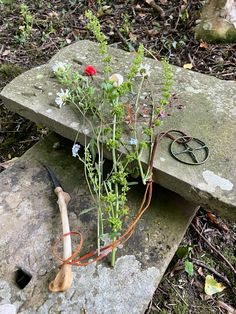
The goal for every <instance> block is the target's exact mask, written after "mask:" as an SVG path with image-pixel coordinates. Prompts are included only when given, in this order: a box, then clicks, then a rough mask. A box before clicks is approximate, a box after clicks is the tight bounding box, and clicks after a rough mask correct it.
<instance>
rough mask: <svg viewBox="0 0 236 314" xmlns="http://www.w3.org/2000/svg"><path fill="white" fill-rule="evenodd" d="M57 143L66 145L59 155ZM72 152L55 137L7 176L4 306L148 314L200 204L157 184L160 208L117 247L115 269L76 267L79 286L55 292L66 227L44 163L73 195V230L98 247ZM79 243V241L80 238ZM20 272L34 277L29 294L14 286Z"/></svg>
mask: <svg viewBox="0 0 236 314" xmlns="http://www.w3.org/2000/svg"><path fill="white" fill-rule="evenodd" d="M57 142H60V144H61V145H60V146H61V147H64V148H63V149H62V148H61V149H56V150H54V149H53V147H54V144H55V143H57ZM70 152H71V142H69V141H68V140H65V139H64V138H60V137H59V136H58V135H55V134H54V135H51V136H50V137H49V138H47V139H45V140H42V141H41V142H39V143H37V144H36V145H35V146H34V147H33V148H31V149H30V150H29V151H28V152H27V153H26V154H25V155H24V156H23V157H21V158H20V159H19V160H18V161H17V162H16V163H15V165H14V166H12V168H9V169H7V170H5V171H4V172H3V173H1V181H0V215H1V220H0V238H1V242H0V258H1V261H2V262H1V264H0V278H1V281H0V304H6V303H7V304H9V303H10V304H14V305H15V306H16V308H17V313H18V314H32V313H41V314H45V313H53V314H54V313H55V314H56V313H64V314H72V313H74V314H78V313H88V314H96V313H97V314H102V313H106V314H107V313H116V314H119V313H122V314H126V313H135V314H137V313H143V312H144V311H145V309H146V307H147V305H148V302H149V300H150V299H151V297H152V294H153V292H154V291H155V289H156V287H157V285H158V283H159V281H160V280H161V277H162V276H163V274H164V272H165V270H166V268H167V266H168V264H169V262H170V260H171V259H172V257H173V255H174V253H175V251H176V249H177V247H178V245H179V243H180V241H181V239H182V237H183V235H184V233H185V231H186V228H187V226H188V225H189V223H190V221H191V219H192V218H193V216H194V215H195V212H196V208H195V205H193V204H192V203H189V202H188V201H186V200H184V199H183V198H181V197H180V196H178V195H177V194H175V193H173V192H170V191H167V190H165V189H163V188H161V187H159V186H157V185H154V196H153V203H152V205H151V206H150V208H149V209H148V211H147V212H146V213H145V214H144V216H143V217H142V219H141V220H140V222H139V224H138V226H137V228H136V231H135V232H134V234H133V236H132V237H131V238H130V239H129V241H128V242H127V243H126V244H125V245H124V247H123V248H122V249H119V250H118V252H117V256H118V259H117V262H116V265H115V267H114V268H111V267H109V262H108V259H106V260H103V261H102V262H100V263H99V264H91V265H89V266H87V267H80V268H78V267H76V266H75V267H74V268H73V272H74V280H73V284H72V287H71V288H70V289H69V290H68V291H67V292H66V293H50V292H49V291H48V284H49V282H50V281H51V280H52V279H53V278H54V276H55V274H56V273H57V265H58V264H57V261H56V260H55V259H54V258H53V257H52V255H51V245H52V241H53V240H54V239H55V238H56V237H57V236H58V235H59V234H60V233H61V222H60V214H59V209H58V206H57V204H56V196H55V195H54V193H53V187H52V184H51V182H50V179H49V177H48V174H47V171H46V170H45V168H44V167H43V166H42V164H41V163H40V161H41V162H43V163H44V164H46V165H48V166H50V167H51V168H52V169H53V170H54V172H55V173H56V175H57V177H58V179H59V180H60V181H61V182H62V185H63V187H64V189H65V190H66V191H67V192H68V193H69V194H70V195H71V197H72V200H71V202H70V203H69V207H68V210H69V220H70V225H71V229H72V230H73V231H81V232H82V233H83V235H84V237H85V239H86V247H87V248H90V249H91V247H92V246H93V247H94V246H95V245H96V223H95V221H96V213H93V212H88V213H86V214H84V215H79V214H80V212H81V211H82V210H83V209H85V208H87V207H91V206H92V200H91V198H90V195H89V191H88V189H87V185H86V180H85V178H84V172H83V165H82V164H81V162H79V161H78V160H77V159H75V158H72V157H71V154H70ZM135 190H136V191H131V192H130V194H129V206H130V208H132V210H133V211H134V212H135V210H136V209H137V208H138V207H139V204H140V201H141V197H142V191H137V188H136V189H135ZM73 241H74V242H75V243H74V244H76V243H77V244H78V242H77V239H76V238H75V239H74V240H73ZM17 267H22V268H23V269H25V270H26V271H28V272H29V273H30V274H31V275H32V279H31V281H30V282H29V284H28V285H27V286H26V287H25V288H24V289H23V290H20V289H19V288H18V287H17V286H16V284H15V282H14V278H13V273H14V271H15V270H16V268H17Z"/></svg>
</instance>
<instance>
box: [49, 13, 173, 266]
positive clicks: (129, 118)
mask: <svg viewBox="0 0 236 314" xmlns="http://www.w3.org/2000/svg"><path fill="white" fill-rule="evenodd" d="M86 17H87V18H88V20H89V22H88V29H89V30H91V31H92V32H93V34H94V36H95V37H96V39H97V41H98V42H99V52H100V54H101V56H102V61H103V63H104V75H103V78H102V80H101V79H100V78H99V77H98V76H97V70H96V67H94V66H93V65H87V66H86V67H85V68H84V69H82V70H81V71H78V70H77V69H76V68H74V67H73V66H72V65H71V64H65V63H62V62H57V63H56V64H54V65H53V68H52V71H53V73H54V75H55V77H56V78H57V80H58V82H60V83H61V84H63V86H64V89H61V90H60V92H58V93H57V97H56V99H55V102H56V104H57V106H58V107H59V108H61V107H62V106H63V105H65V104H70V105H72V106H75V108H76V109H77V110H78V111H79V113H80V114H81V115H82V116H83V119H84V121H85V122H86V123H87V125H88V127H89V129H90V132H89V134H88V132H86V134H85V147H84V153H83V154H82V152H81V151H80V148H81V147H80V145H79V144H78V143H76V141H75V143H74V145H73V147H72V156H73V157H76V158H79V159H80V161H81V162H82V163H83V164H84V171H85V178H86V180H87V184H88V188H89V191H90V193H91V195H92V198H93V200H94V202H95V207H96V210H97V250H96V254H97V255H98V256H100V255H101V256H103V255H107V254H108V253H109V252H110V251H112V257H111V263H112V265H114V263H115V256H116V250H117V247H118V242H119V241H118V239H120V237H121V234H122V232H123V227H124V221H125V220H126V219H127V217H129V215H130V210H129V207H128V205H127V192H128V191H129V189H130V185H132V184H134V182H130V178H131V177H132V176H133V177H137V176H138V175H141V177H142V181H143V183H144V184H147V182H149V180H150V176H151V170H150V169H147V171H144V169H143V166H142V163H141V158H142V156H143V153H144V151H145V150H146V151H148V152H149V154H150V156H151V154H152V149H153V139H154V128H155V126H156V125H158V124H157V122H158V123H160V122H161V121H162V120H163V119H164V118H165V117H166V105H167V104H168V101H169V98H170V89H171V86H172V72H171V68H170V67H169V65H168V63H167V62H166V61H163V70H164V72H163V73H164V84H163V88H162V91H161V100H160V101H159V102H158V101H155V100H154V97H153V96H149V104H143V102H142V100H141V94H142V91H143V88H144V86H145V84H146V82H148V80H149V78H151V74H152V72H151V67H150V65H149V64H144V63H143V59H144V47H143V45H140V46H139V48H138V51H137V54H136V56H135V57H134V60H133V63H132V65H131V67H130V70H129V72H128V73H127V74H126V75H125V74H124V73H122V74H121V73H113V74H112V72H113V71H112V67H111V56H110V55H109V51H108V47H107V41H106V37H105V35H104V34H103V33H102V32H101V28H100V24H99V21H98V19H97V18H96V17H95V16H94V15H93V14H92V13H91V12H90V11H88V12H86ZM148 84H149V83H148ZM137 85H138V88H137V87H136V86H137ZM124 96H125V99H127V98H130V99H133V100H134V101H133V102H131V103H130V104H127V103H125V102H124ZM143 111H145V114H143ZM89 138H90V139H89ZM104 150H107V151H110V154H111V156H112V167H111V170H110V171H109V172H108V173H107V172H105V171H104V165H105V163H106V161H105V158H104ZM124 150H125V151H126V155H125V156H124V155H123V154H122V153H121V152H122V151H124ZM130 232H131V233H132V232H133V228H131V229H130ZM109 242H110V246H109V247H107V243H109ZM115 243H117V245H115ZM119 244H120V243H119ZM105 253H106V254H105Z"/></svg>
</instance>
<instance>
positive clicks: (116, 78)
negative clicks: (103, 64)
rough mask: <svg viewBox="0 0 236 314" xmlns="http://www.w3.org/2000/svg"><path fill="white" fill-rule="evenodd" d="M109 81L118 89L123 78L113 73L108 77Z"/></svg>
mask: <svg viewBox="0 0 236 314" xmlns="http://www.w3.org/2000/svg"><path fill="white" fill-rule="evenodd" d="M109 81H111V82H113V86H114V87H118V86H120V85H121V84H122V83H123V81H124V78H123V76H122V75H121V74H119V73H114V74H112V75H111V76H110V77H109Z"/></svg>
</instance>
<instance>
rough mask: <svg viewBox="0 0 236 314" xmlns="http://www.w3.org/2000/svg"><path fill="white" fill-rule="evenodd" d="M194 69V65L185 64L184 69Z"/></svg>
mask: <svg viewBox="0 0 236 314" xmlns="http://www.w3.org/2000/svg"><path fill="white" fill-rule="evenodd" d="M192 67H193V65H192V63H185V64H184V65H183V68H184V69H188V70H191V69H192Z"/></svg>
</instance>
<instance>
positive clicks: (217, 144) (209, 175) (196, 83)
mask: <svg viewBox="0 0 236 314" xmlns="http://www.w3.org/2000/svg"><path fill="white" fill-rule="evenodd" d="M110 51H111V53H112V54H113V56H114V69H115V70H116V72H120V73H121V74H123V75H124V76H125V74H126V72H127V71H128V65H129V64H130V62H131V59H132V58H133V55H132V54H130V53H127V52H124V51H122V50H118V49H112V48H111V50H110ZM66 60H67V61H68V62H69V63H72V64H74V65H75V67H77V68H78V69H80V70H83V69H84V68H85V66H87V65H91V64H92V65H95V67H96V68H97V69H98V72H100V73H101V72H102V65H101V58H100V56H99V55H98V54H97V46H96V44H95V43H92V42H90V41H79V42H77V43H75V44H73V45H70V46H68V47H66V48H64V49H62V50H61V51H60V52H59V53H58V54H56V55H55V56H54V57H53V58H52V60H51V61H50V63H49V64H46V65H43V66H41V67H37V68H35V69H32V70H30V71H28V72H26V73H24V74H22V75H21V76H19V77H18V78H16V79H14V80H13V81H12V82H11V83H10V84H9V85H7V86H6V87H5V88H4V89H3V91H2V93H1V96H2V98H3V101H4V103H5V104H6V106H7V107H8V108H9V109H10V110H12V111H16V112H18V113H19V114H21V115H23V116H25V117H27V118H29V119H31V120H33V121H35V122H38V123H43V124H45V125H47V126H49V127H50V128H51V129H52V130H54V131H56V132H57V133H59V134H61V135H63V136H65V137H67V138H70V139H74V138H75V135H76V133H77V132H79V136H78V139H79V141H81V143H83V141H84V133H85V132H86V133H87V131H88V130H89V126H88V125H85V124H84V123H83V122H82V120H81V118H79V117H78V114H77V113H76V112H75V111H74V109H73V108H71V107H68V106H67V107H63V108H61V109H58V108H56V107H54V106H53V105H52V104H53V103H54V100H55V96H56V92H57V91H58V90H59V88H60V86H59V85H58V84H57V83H56V82H55V80H54V79H53V78H52V75H51V68H52V65H53V64H54V63H55V62H56V61H66ZM145 62H147V63H148V64H150V65H151V68H152V73H151V75H152V78H153V79H152V81H153V90H154V91H156V93H157V95H156V96H157V99H158V91H159V90H160V87H161V81H160V77H161V66H160V64H159V63H158V62H156V61H155V60H151V59H146V60H145ZM81 64H82V65H81ZM173 71H174V82H175V83H174V92H175V93H176V95H177V98H178V99H177V100H176V101H177V102H178V103H179V104H181V105H183V106H184V110H181V111H180V110H177V109H175V111H176V112H174V114H173V115H172V116H171V117H169V118H168V119H166V120H165V123H164V126H163V128H164V129H165V130H168V129H173V128H175V129H180V130H182V131H183V132H185V133H187V134H188V135H191V136H193V137H196V138H199V139H201V140H202V141H204V142H206V143H207V144H208V146H209V148H210V158H209V159H208V161H207V162H206V163H205V164H203V165H200V166H188V165H185V164H181V163H179V162H177V161H176V160H175V159H173V158H172V157H171V156H170V154H169V151H168V150H169V148H168V145H169V143H170V140H168V139H164V140H163V141H162V143H161V145H160V147H159V149H158V153H157V156H156V160H155V163H154V172H155V173H154V179H155V180H156V182H158V183H160V184H161V185H162V186H164V187H166V188H168V189H170V190H172V191H174V192H177V193H178V194H180V195H182V196H183V197H184V198H186V199H188V200H191V201H194V202H196V203H197V204H201V205H203V206H205V207H206V206H208V207H210V208H212V209H215V210H218V211H219V213H220V215H222V216H226V217H228V218H229V217H230V218H234V219H235V217H236V192H235V186H236V173H235V171H234V169H235V168H236V145H235V141H236V140H235V139H236V128H235V117H236V106H235V104H236V84H235V82H229V81H227V82H226V81H221V80H218V79H216V78H213V77H209V76H206V75H203V74H199V73H195V72H192V71H189V70H184V69H182V68H178V67H173ZM146 87H147V90H148V88H149V86H146ZM144 96H145V95H143V97H144ZM146 160H147V158H145V157H144V158H143V161H144V162H145V161H146Z"/></svg>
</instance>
